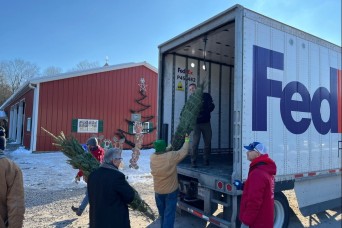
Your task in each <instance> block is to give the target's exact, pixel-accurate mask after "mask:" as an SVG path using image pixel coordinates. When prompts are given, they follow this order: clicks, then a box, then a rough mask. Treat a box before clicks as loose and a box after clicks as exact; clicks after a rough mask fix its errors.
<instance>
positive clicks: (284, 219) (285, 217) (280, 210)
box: [273, 192, 290, 228]
mask: <svg viewBox="0 0 342 228" xmlns="http://www.w3.org/2000/svg"><path fill="white" fill-rule="evenodd" d="M289 211H290V207H289V203H288V201H287V198H286V196H285V195H284V194H283V193H282V192H277V193H275V194H274V226H273V227H275V228H278V227H279V228H280V227H281V228H287V226H288V224H289Z"/></svg>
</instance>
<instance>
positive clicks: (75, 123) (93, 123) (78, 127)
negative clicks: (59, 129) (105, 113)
mask: <svg viewBox="0 0 342 228" xmlns="http://www.w3.org/2000/svg"><path fill="white" fill-rule="evenodd" d="M72 132H77V133H99V132H103V121H102V120H94V119H73V120H72Z"/></svg>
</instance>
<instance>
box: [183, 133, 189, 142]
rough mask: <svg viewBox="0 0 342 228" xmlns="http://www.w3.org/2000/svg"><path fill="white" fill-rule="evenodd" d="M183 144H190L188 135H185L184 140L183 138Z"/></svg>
mask: <svg viewBox="0 0 342 228" xmlns="http://www.w3.org/2000/svg"><path fill="white" fill-rule="evenodd" d="M184 141H185V142H190V137H189V135H188V134H185V138H184Z"/></svg>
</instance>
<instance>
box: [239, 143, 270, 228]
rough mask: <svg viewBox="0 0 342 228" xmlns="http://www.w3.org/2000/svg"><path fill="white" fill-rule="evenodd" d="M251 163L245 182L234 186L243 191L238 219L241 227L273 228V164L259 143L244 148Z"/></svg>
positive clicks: (264, 148)
mask: <svg viewBox="0 0 342 228" xmlns="http://www.w3.org/2000/svg"><path fill="white" fill-rule="evenodd" d="M244 148H246V149H247V150H248V151H247V159H248V160H249V161H251V164H250V165H249V172H248V177H247V180H246V182H245V183H244V184H241V182H239V181H235V182H234V185H235V186H237V188H238V189H239V188H240V189H241V190H243V193H242V198H241V203H240V213H239V219H240V221H241V222H242V226H241V227H250V228H273V223H274V221H273V217H274V176H275V175H276V172H277V166H276V164H275V162H274V161H273V160H272V159H271V158H269V156H268V154H267V149H266V147H265V146H264V145H263V144H262V143H260V142H253V143H251V144H249V145H248V146H244Z"/></svg>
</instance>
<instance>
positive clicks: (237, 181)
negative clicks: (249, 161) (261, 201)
mask: <svg viewBox="0 0 342 228" xmlns="http://www.w3.org/2000/svg"><path fill="white" fill-rule="evenodd" d="M233 185H234V186H235V187H236V189H237V190H243V183H242V182H241V181H239V180H234V182H233Z"/></svg>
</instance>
